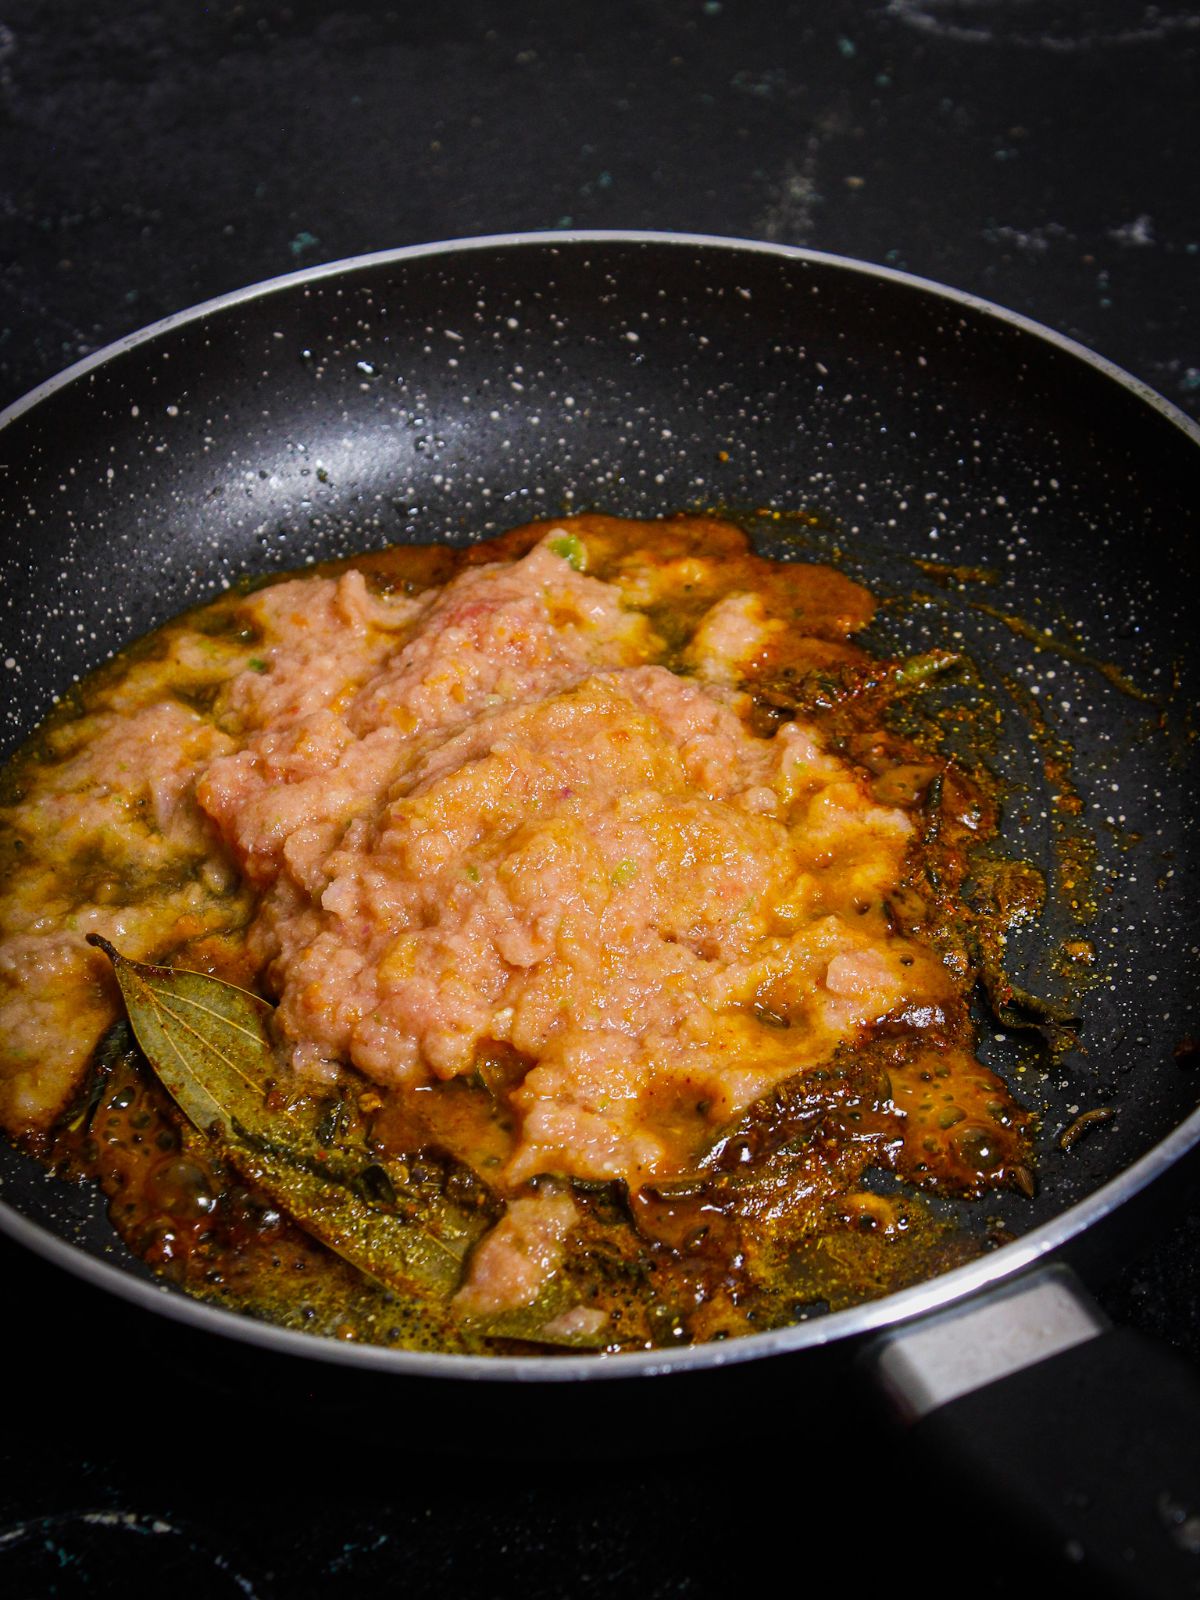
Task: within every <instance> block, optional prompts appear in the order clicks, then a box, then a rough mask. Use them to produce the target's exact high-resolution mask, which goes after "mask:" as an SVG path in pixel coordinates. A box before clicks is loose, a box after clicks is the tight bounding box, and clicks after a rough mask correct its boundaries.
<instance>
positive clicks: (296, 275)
mask: <svg viewBox="0 0 1200 1600" xmlns="http://www.w3.org/2000/svg"><path fill="white" fill-rule="evenodd" d="M589 244H657V245H666V246H669V247H679V248H684V247H687V248H703V249H707V250H718V251H727V252H729V253H731V254H753V255H768V256H776V257H778V258H780V259H782V260H791V261H804V262H807V263H809V264H811V265H812V266H827V267H835V268H837V269H839V270H842V271H848V272H851V273H854V274H856V275H858V276H861V277H866V278H879V279H881V280H883V281H884V282H886V283H894V284H899V285H903V286H904V287H906V288H909V289H913V290H916V291H918V292H920V293H924V294H931V295H933V296H935V297H936V298H938V299H941V300H948V301H950V302H952V303H953V304H956V305H960V306H964V307H966V308H968V309H969V310H972V311H978V312H980V313H982V314H983V315H985V316H987V317H991V318H995V319H997V320H999V321H1001V322H1006V323H1008V324H1010V325H1011V326H1012V327H1015V328H1019V329H1021V331H1022V332H1024V333H1028V334H1030V335H1032V336H1033V337H1035V338H1037V339H1040V340H1043V341H1046V342H1048V343H1050V344H1053V345H1056V346H1057V347H1058V348H1059V349H1060V350H1062V351H1063V352H1064V353H1066V354H1068V355H1072V356H1075V357H1076V358H1078V359H1080V360H1082V361H1084V362H1086V363H1087V364H1088V365H1089V366H1092V367H1095V368H1096V369H1097V370H1098V371H1099V372H1102V373H1103V374H1104V375H1105V376H1106V377H1109V378H1113V379H1115V380H1116V381H1117V382H1119V383H1120V384H1121V385H1122V387H1124V388H1127V389H1129V390H1130V392H1131V393H1132V394H1133V395H1134V396H1135V397H1136V398H1137V399H1139V400H1141V401H1143V402H1144V403H1145V404H1147V405H1149V406H1150V407H1151V409H1152V410H1155V411H1157V412H1159V414H1160V415H1161V416H1163V417H1165V418H1166V419H1167V420H1168V421H1169V422H1172V423H1174V425H1175V426H1176V427H1178V428H1180V429H1181V430H1182V431H1183V432H1184V433H1185V434H1187V435H1188V437H1189V438H1191V439H1192V440H1193V442H1195V443H1197V444H1200V422H1197V421H1194V420H1193V419H1192V418H1191V417H1189V416H1188V415H1187V413H1186V412H1185V411H1182V410H1181V409H1180V408H1179V407H1178V406H1177V405H1175V403H1174V402H1173V401H1171V400H1168V399H1167V398H1166V397H1165V395H1162V394H1160V393H1159V392H1158V390H1157V389H1155V388H1153V387H1152V386H1151V385H1150V384H1148V383H1146V382H1145V380H1144V379H1142V378H1138V377H1136V376H1135V375H1134V374H1133V373H1131V372H1127V371H1126V370H1125V368H1124V367H1121V366H1119V365H1118V364H1117V363H1116V362H1115V361H1111V360H1109V358H1108V357H1107V356H1102V355H1100V354H1099V353H1098V352H1097V351H1095V350H1092V349H1090V348H1089V347H1088V346H1087V345H1085V344H1081V343H1080V342H1079V340H1077V339H1072V338H1071V337H1070V335H1069V334H1065V333H1060V332H1059V331H1058V329H1056V328H1051V327H1049V326H1048V325H1047V324H1046V323H1044V322H1038V321H1037V320H1036V319H1035V318H1033V317H1028V316H1026V315H1025V314H1024V312H1021V311H1013V310H1010V309H1009V308H1008V307H1007V306H1002V305H1000V304H998V303H997V302H996V301H994V300H988V299H986V298H984V297H983V296H982V295H976V294H972V293H971V292H970V291H969V290H966V289H957V288H955V287H954V286H953V285H952V284H946V283H939V282H937V280H936V279H933V278H925V277H922V276H920V275H919V274H918V273H913V272H906V271H904V270H902V269H901V268H899V267H889V266H884V265H882V264H881V263H879V262H874V261H864V260H861V259H860V258H858V257H856V256H845V255H840V254H838V253H837V252H834V251H827V250H811V249H808V248H807V247H804V246H800V245H786V244H776V243H773V242H771V241H769V240H764V239H745V238H740V237H738V236H736V235H732V234H729V235H726V234H716V233H712V234H710V233H671V232H667V231H664V230H654V229H636V228H631V229H620V228H612V229H608V228H575V229H564V230H562V231H558V230H554V231H551V230H543V231H541V232H523V233H496V234H472V235H466V236H464V237H463V238H457V239H443V240H439V241H436V242H434V243H429V244H412V245H399V246H396V247H394V248H393V249H389V250H372V251H367V252H364V253H363V254H361V255H356V256H345V257H343V258H342V259H340V260H338V261H327V262H322V263H321V264H320V265H319V266H314V267H302V268H300V269H298V270H297V271H295V272H284V273H280V274H278V275H277V276H275V277H272V278H262V279H260V280H259V281H258V282H256V283H251V284H246V285H245V286H244V287H242V288H240V289H230V290H228V291H226V292H225V293H224V294H219V295H213V296H212V297H211V298H210V299H208V300H201V301H199V302H198V303H197V304H196V305H194V306H188V307H186V308H185V309H184V310H182V311H172V312H170V313H168V315H167V316H165V317H160V318H158V320H157V321H155V322H150V323H147V324H146V325H145V327H142V328H138V329H136V330H135V331H134V332H133V333H128V334H123V335H122V336H121V337H120V338H119V339H114V340H113V341H112V342H111V343H109V344H106V345H103V346H102V347H101V348H100V349H99V350H93V351H91V352H90V353H89V354H88V355H86V356H81V357H80V359H79V360H78V361H74V362H72V363H71V365H70V366H68V367H64V368H63V369H62V371H60V372H58V373H55V374H54V375H53V376H52V377H49V378H46V379H44V380H43V382H41V383H40V384H38V385H36V386H35V387H34V388H33V389H31V390H29V392H28V393H27V394H24V395H22V396H20V397H19V398H18V399H16V400H14V401H12V402H11V403H10V404H9V405H8V406H6V407H5V408H4V409H3V410H0V429H4V428H6V427H7V426H8V425H9V424H10V423H12V422H15V421H16V420H17V418H18V417H21V416H23V415H24V414H25V412H26V411H30V410H32V409H33V408H34V407H35V406H36V405H38V404H40V403H41V402H42V401H43V400H45V399H47V398H48V397H49V396H50V395H52V394H54V393H55V392H56V391H57V390H58V389H60V388H65V387H66V386H67V385H68V384H70V383H73V382H75V381H76V380H77V379H79V378H82V377H84V376H85V375H86V374H87V373H89V372H91V371H93V370H95V369H96V368H97V367H101V366H104V365H105V364H106V363H107V362H109V361H111V360H113V359H114V358H116V357H117V356H120V355H123V354H125V353H126V352H127V351H130V350H135V349H137V347H138V346H139V345H142V344H146V343H148V342H150V341H151V340H153V339H156V338H158V337H160V336H161V335H162V334H164V333H169V332H172V331H173V330H174V329H176V328H181V327H185V326H186V325H187V324H188V323H191V322H199V321H202V320H203V319H204V318H206V317H209V316H212V315H213V314H214V313H215V312H218V311H223V310H229V309H231V308H232V307H234V306H237V305H242V304H245V303H248V302H249V301H252V300H258V299H264V298H266V297H267V296H269V295H272V294H277V293H282V292H284V291H286V290H288V289H292V288H298V287H300V286H301V285H304V284H313V283H320V282H321V281H323V280H324V279H326V278H337V277H344V276H347V275H349V274H350V273H352V272H357V271H359V270H361V269H363V268H367V267H378V266H386V265H388V264H390V263H393V262H398V261H408V260H417V259H420V258H421V257H425V256H439V255H449V254H456V255H457V254H463V253H467V252H475V251H480V252H482V251H484V250H489V249H522V248H525V247H530V246H537V247H540V248H545V247H550V248H554V247H556V246H558V245H589Z"/></svg>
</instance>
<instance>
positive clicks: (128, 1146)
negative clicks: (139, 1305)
mask: <svg viewBox="0 0 1200 1600" xmlns="http://www.w3.org/2000/svg"><path fill="white" fill-rule="evenodd" d="M872 612H873V602H872V599H871V597H870V596H869V595H868V593H867V592H866V591H865V590H864V589H863V588H861V587H860V586H859V585H857V584H855V583H853V582H851V581H850V580H849V579H847V578H845V577H843V576H842V575H840V574H839V573H837V572H835V571H834V570H832V569H831V568H829V567H825V566H820V565H815V564H811V563H805V562H801V561H794V562H774V561H768V560H765V559H763V558H761V557H759V556H757V555H755V554H753V553H752V552H751V550H750V547H749V544H748V542H747V540H746V538H745V536H744V535H743V534H742V533H741V532H740V531H739V530H737V529H736V528H734V527H733V526H732V525H730V524H728V523H724V522H717V521H712V520H707V519H701V518H694V517H691V518H676V519H673V520H670V521H666V522H655V523H637V522H626V521H620V520H618V519H615V518H609V517H601V516H584V517H574V518H569V519H566V520H562V521H557V522H546V523H541V524H535V525H533V526H530V527H527V528H523V529H518V530H516V531H514V532H513V533H510V534H508V535H506V536H504V537H503V538H501V539H499V540H495V541H492V542H490V543H485V544H477V545H475V546H472V547H469V548H467V549H452V548H450V547H446V546H441V547H427V548H420V547H411V548H395V549H391V550H387V551H384V552H381V553H377V554H373V555H370V556H364V557H361V558H358V559H354V560H351V561H349V562H344V563H340V564H338V565H337V566H334V567H329V568H322V569H318V570H317V571H316V572H314V573H310V574H308V575H304V576H299V577H293V578H289V579H286V580H284V581H277V582H272V583H270V584H267V585H265V586H263V587H259V588H257V589H254V590H253V591H251V592H248V593H231V594H229V595H227V596H225V597H223V598H222V599H220V600H218V601H216V602H215V603H213V604H211V605H209V606H207V607H205V608H204V609H201V610H198V611H195V612H193V613H191V614H190V615H188V616H186V617H184V618H183V619H181V620H179V621H177V622H175V623H172V624H170V625H169V626H167V627H165V628H163V629H161V630H160V631H159V632H158V633H156V634H154V635H152V636H151V637H150V638H148V639H146V640H143V641H142V642H141V643H140V644H139V645H137V646H136V647H135V648H133V649H132V650H130V651H129V652H127V653H126V654H125V655H124V656H122V657H120V658H119V659H118V660H117V661H115V662H114V663H112V664H111V665H110V666H108V667H107V668H105V669H104V670H103V671H102V672H100V673H99V674H97V675H96V676H95V677H94V678H93V679H92V680H90V681H89V682H88V683H87V684H85V685H84V686H83V688H82V689H81V690H80V691H79V692H78V693H77V694H75V695H73V696H72V697H71V698H70V700H69V702H68V703H66V704H64V705H63V706H62V707H60V708H59V710H58V711H57V712H56V713H55V715H54V716H53V717H52V718H51V720H50V722H49V723H48V724H47V726H46V727H45V728H44V729H42V730H41V732H40V733H39V734H38V735H37V736H36V737H35V739H34V740H33V741H32V742H31V744H30V745H29V746H27V748H26V749H25V751H23V752H22V753H21V755H20V756H19V757H18V758H17V760H16V761H15V763H14V764H13V765H12V766H11V768H10V769H9V771H8V772H7V774H6V776H5V779H4V787H3V790H2V792H0V800H2V801H3V809H2V810H0V848H2V850H3V864H4V878H3V891H2V899H0V1013H2V1016H0V1050H2V1051H3V1056H2V1057H0V1111H2V1114H3V1121H4V1123H5V1125H6V1127H7V1128H8V1130H9V1132H10V1133H11V1134H12V1135H13V1136H15V1137H16V1138H18V1139H19V1140H20V1141H22V1142H24V1143H25V1144H27V1145H28V1146H30V1147H32V1148H35V1149H36V1150H37V1151H38V1152H39V1153H40V1154H42V1155H43V1156H44V1158H45V1159H47V1160H48V1161H50V1162H51V1163H52V1164H53V1165H54V1166H55V1167H56V1168H57V1169H58V1170H59V1171H60V1172H61V1173H63V1174H64V1176H89V1177H92V1178H95V1179H98V1180H99V1181H100V1182H101V1184H102V1185H103V1186H104V1189H105V1191H106V1193H107V1194H108V1196H109V1197H110V1209H111V1215H112V1217H113V1221H114V1223H115V1225H116V1226H117V1228H118V1229H119V1231H120V1232H121V1233H122V1235H123V1236H124V1237H125V1239H126V1240H127V1242H128V1243H129V1244H130V1246H131V1247H132V1248H133V1249H134V1250H135V1251H136V1252H138V1253H139V1254H141V1255H142V1256H144V1257H145V1259H146V1260H148V1261H149V1262H151V1264H153V1265H155V1266H156V1267H157V1268H158V1269H159V1270H161V1271H163V1272H165V1273H166V1274H167V1275H168V1276H170V1277H172V1278H173V1279H174V1280H175V1281H176V1282H177V1283H179V1284H180V1285H181V1286H183V1287H184V1288H186V1289H188V1290H190V1291H192V1292H194V1293H197V1294H200V1295H203V1296H206V1297H209V1298H213V1299H216V1300H219V1301H222V1302H224V1303H226V1304H229V1305H233V1306H236V1307H239V1308H241V1309H244V1310H248V1311H250V1312H252V1313H254V1314H258V1315H262V1316H267V1317H270V1318H273V1319H275V1320H277V1321H280V1322H283V1323H285V1324H288V1325H292V1326H307V1327H311V1328H314V1329H315V1330H317V1331H322V1332H327V1333H336V1334H339V1335H341V1336H342V1337H348V1338H359V1339H370V1340H375V1341H378V1342H383V1343H392V1344H397V1345H401V1346H419V1347H423V1348H434V1349H440V1350H448V1351H463V1350H492V1351H506V1350H524V1349H533V1348H536V1347H550V1348H553V1347H558V1346H562V1347H577V1348H594V1349H626V1348H642V1347H646V1346H655V1345H669V1344H675V1343H680V1342H687V1341H693V1340H704V1339H711V1338H718V1337H726V1336H729V1335H732V1334H738V1333H744V1332H747V1331H752V1330H754V1329H762V1328H767V1327H772V1326H777V1325H780V1324H783V1323H787V1322H788V1321H790V1320H793V1319H794V1318H795V1317H797V1316H802V1315H806V1314H809V1312H810V1311H811V1310H812V1309H813V1308H814V1307H818V1306H824V1305H839V1304H846V1303H849V1302H852V1301H854V1300H857V1299H862V1298H865V1297H867V1296H870V1295H872V1294H877V1293H881V1292H886V1291H887V1290H889V1289H891V1288H895V1287H897V1286H899V1285H900V1284H902V1283H905V1282H909V1281H912V1280H914V1279H916V1278H919V1277H921V1276H923V1275H925V1274H927V1273H929V1272H932V1271H936V1270H940V1269H941V1268H943V1267H945V1266H947V1265H950V1264H952V1263H954V1262H956V1261H957V1260H960V1259H963V1258H964V1257H965V1256H966V1255H968V1254H970V1253H973V1252H974V1251H976V1250H978V1249H979V1248H980V1244H979V1242H978V1241H977V1240H974V1239H972V1238H971V1237H970V1236H968V1235H967V1234H966V1233H964V1231H963V1230H962V1229H961V1228H958V1227H955V1226H952V1225H951V1224H950V1223H949V1222H948V1221H947V1220H946V1218H945V1217H944V1216H943V1215H942V1213H941V1212H940V1211H939V1208H938V1203H937V1197H939V1196H955V1197H979V1196H982V1195H983V1194H984V1193H986V1192H987V1191H989V1190H994V1189H998V1188H1001V1187H1005V1186H1016V1187H1018V1188H1025V1189H1028V1187H1029V1185H1030V1182H1031V1179H1030V1174H1029V1167H1028V1163H1029V1150H1028V1135H1029V1122H1030V1118H1029V1116H1028V1115H1027V1114H1026V1113H1025V1112H1024V1111H1022V1110H1021V1109H1020V1108H1019V1106H1018V1105H1017V1104H1016V1103H1015V1102H1014V1100H1013V1098H1012V1096H1011V1095H1010V1093H1009V1091H1008V1089H1007V1088H1006V1087H1005V1085H1004V1084H1003V1083H1002V1082H1001V1081H1000V1080H999V1079H998V1078H997V1077H996V1076H994V1075H993V1074H992V1073H991V1072H989V1071H988V1070H987V1069H986V1068H985V1067H984V1066H982V1065H981V1064H980V1062H979V1061H978V1060H977V1059H976V1057H975V1051H974V1041H973V1035H972V1025H971V1021H970V1016H969V1010H968V1005H969V999H970V996H971V992H972V989H973V987H974V985H975V982H976V979H977V977H978V974H979V970H980V968H981V965H983V964H984V963H985V962H987V961H994V960H995V958H996V956H997V952H998V950H999V948H1000V945H1001V943H1002V939H1003V917H1002V916H1001V914H1000V912H999V911H998V910H997V909H996V903H993V901H989V900H987V899H986V897H985V896H983V895H981V894H979V893H973V894H971V895H968V894H967V893H965V892H964V885H965V884H966V883H967V881H968V874H969V873H970V871H971V870H972V859H973V858H972V855H971V852H975V853H977V852H978V851H979V850H980V849H981V848H984V847H985V846H986V844H987V841H988V839H989V838H990V837H991V836H992V834H993V833H994V830H995V820H996V819H995V804H994V800H993V798H992V796H991V795H990V794H989V792H988V788H987V785H986V782H985V781H984V779H983V778H982V777H981V776H980V774H979V773H978V772H976V773H972V774H970V775H968V773H967V772H966V771H965V770H963V768H961V767H960V766H959V765H957V764H955V763H954V762H952V761H951V760H950V759H948V758H947V757H945V756H943V755H941V754H939V753H937V752H936V751H934V750H932V749H923V748H918V747H917V746H915V745H914V744H913V743H911V742H910V741H909V740H908V739H906V738H904V737H902V736H901V735H900V734H899V733H898V732H896V731H895V726H896V720H897V719H896V718H895V716H894V715H893V713H894V711H895V708H896V706H897V705H898V704H899V703H901V702H903V701H905V700H906V699H908V698H910V697H912V696H914V695H917V694H920V693H921V692H922V689H923V686H924V684H925V683H926V682H927V680H928V678H929V677H930V676H931V675H932V674H935V673H936V672H938V671H939V670H941V669H943V668H945V667H947V666H948V665H950V663H949V662H947V660H945V659H944V658H940V657H929V658H925V657H918V658H915V659H909V660H908V661H905V662H890V661H884V660H881V659H879V658H878V657H877V656H875V655H872V654H869V653H867V652H866V651H865V650H863V649H862V648H860V647H858V646H857V645H855V644H854V643H852V642H851V638H852V636H853V635H854V634H855V633H856V632H858V631H859V630H861V629H862V628H864V627H865V626H866V624H867V623H868V622H869V621H870V619H871V616H872ZM995 876H996V874H995V870H994V864H993V871H992V873H991V881H992V882H993V883H994V881H995ZM1027 878H1028V875H1027V874H1026V879H1027ZM1017 898H1019V897H1014V895H1012V894H1011V893H1010V894H1001V895H999V896H996V897H994V899H995V901H996V902H999V903H1003V904H1004V905H1005V906H1006V914H1007V915H1012V914H1013V905H1014V900H1015V899H1017ZM1022 909H1027V906H1022ZM931 1197H932V1198H931Z"/></svg>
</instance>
